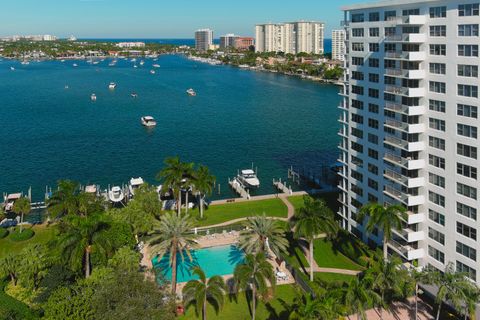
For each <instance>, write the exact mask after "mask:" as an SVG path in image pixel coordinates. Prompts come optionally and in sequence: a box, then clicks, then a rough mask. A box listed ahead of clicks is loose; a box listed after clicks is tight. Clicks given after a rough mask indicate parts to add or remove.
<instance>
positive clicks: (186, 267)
mask: <svg viewBox="0 0 480 320" xmlns="http://www.w3.org/2000/svg"><path fill="white" fill-rule="evenodd" d="M191 254H192V261H190V260H189V259H188V257H187V256H186V255H185V258H184V259H183V261H182V257H181V256H180V254H177V282H186V281H189V280H192V279H198V277H197V276H196V275H192V274H191V269H192V267H193V266H200V267H201V268H202V269H203V271H204V272H205V275H206V276H207V278H210V277H212V276H215V275H218V276H224V275H229V274H233V271H234V270H235V266H236V265H237V264H239V263H242V262H243V260H244V257H245V254H244V252H243V251H242V250H240V249H239V248H238V247H236V246H234V245H226V246H219V247H210V248H204V249H198V250H192V251H191ZM169 258H170V257H169V256H168V255H165V256H164V257H163V258H162V259H160V261H158V259H157V258H154V259H153V260H152V262H153V266H154V268H156V269H158V270H160V272H161V273H162V274H163V276H164V277H165V278H166V279H168V280H172V269H171V268H170V263H169Z"/></svg>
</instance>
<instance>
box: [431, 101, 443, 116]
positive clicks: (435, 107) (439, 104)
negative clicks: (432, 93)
mask: <svg viewBox="0 0 480 320" xmlns="http://www.w3.org/2000/svg"><path fill="white" fill-rule="evenodd" d="M428 108H429V109H430V110H432V111H436V112H442V113H445V101H439V100H432V99H430V100H429V104H428Z"/></svg>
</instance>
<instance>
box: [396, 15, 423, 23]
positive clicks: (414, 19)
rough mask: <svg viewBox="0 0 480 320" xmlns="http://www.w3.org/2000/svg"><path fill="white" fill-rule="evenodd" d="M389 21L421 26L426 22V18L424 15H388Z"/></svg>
mask: <svg viewBox="0 0 480 320" xmlns="http://www.w3.org/2000/svg"><path fill="white" fill-rule="evenodd" d="M387 22H390V23H392V24H398V25H411V26H421V25H424V24H425V22H426V18H425V16H423V15H409V16H398V17H388V19H387Z"/></svg>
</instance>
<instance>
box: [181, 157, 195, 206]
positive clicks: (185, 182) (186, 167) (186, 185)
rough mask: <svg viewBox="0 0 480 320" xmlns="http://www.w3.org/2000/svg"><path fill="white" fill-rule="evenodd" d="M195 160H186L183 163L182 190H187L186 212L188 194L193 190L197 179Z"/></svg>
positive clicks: (186, 199)
mask: <svg viewBox="0 0 480 320" xmlns="http://www.w3.org/2000/svg"><path fill="white" fill-rule="evenodd" d="M193 166H194V163H193V162H186V163H184V164H183V179H182V180H181V181H180V182H181V187H182V190H185V212H188V194H189V193H190V190H192V186H193V182H194V180H195V176H194V175H195V170H194V168H193Z"/></svg>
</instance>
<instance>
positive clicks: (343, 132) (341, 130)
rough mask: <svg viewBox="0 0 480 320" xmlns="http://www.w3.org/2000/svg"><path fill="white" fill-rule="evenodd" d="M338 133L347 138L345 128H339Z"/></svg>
mask: <svg viewBox="0 0 480 320" xmlns="http://www.w3.org/2000/svg"><path fill="white" fill-rule="evenodd" d="M338 135H339V136H340V137H344V138H348V135H347V132H346V130H345V128H342V129H340V130H339V131H338Z"/></svg>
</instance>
